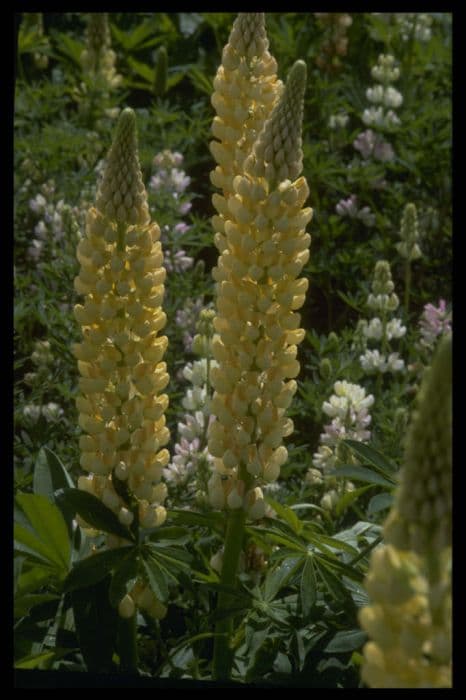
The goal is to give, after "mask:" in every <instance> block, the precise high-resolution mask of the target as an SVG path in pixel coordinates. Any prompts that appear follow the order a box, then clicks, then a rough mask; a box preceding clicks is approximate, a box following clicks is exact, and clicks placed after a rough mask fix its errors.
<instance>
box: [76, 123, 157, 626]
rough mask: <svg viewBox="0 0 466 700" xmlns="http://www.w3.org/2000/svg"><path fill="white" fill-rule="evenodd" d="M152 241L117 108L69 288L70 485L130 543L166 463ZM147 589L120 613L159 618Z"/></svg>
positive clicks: (150, 518) (145, 519) (133, 152)
mask: <svg viewBox="0 0 466 700" xmlns="http://www.w3.org/2000/svg"><path fill="white" fill-rule="evenodd" d="M159 238H160V229H159V227H158V225H157V224H156V223H155V222H151V220H150V216H149V209H148V204H147V195H146V191H145V189H144V185H143V182H142V175H141V170H140V165H139V159H138V151H137V135H136V120H135V115H134V112H133V111H132V110H131V109H125V110H124V111H123V112H122V114H121V116H120V118H119V121H118V126H117V130H116V135H115V138H114V141H113V145H112V147H111V149H110V152H109V154H108V158H107V162H106V167H105V171H104V175H103V179H102V182H101V185H100V189H99V191H98V194H97V200H96V205H95V207H92V208H91V209H90V210H89V212H88V215H87V223H86V236H85V237H84V238H83V239H82V240H81V241H80V243H79V245H78V249H77V257H78V260H79V262H80V264H81V267H80V272H79V275H78V277H76V279H75V288H76V291H77V292H78V293H79V294H83V295H84V304H78V305H76V306H75V309H74V314H75V317H76V320H77V321H78V323H79V324H80V325H81V329H82V334H83V340H82V342H81V343H78V344H76V345H75V346H74V354H75V356H76V358H77V359H78V368H79V372H80V374H81V378H80V380H79V389H80V394H79V396H78V398H77V399H76V404H77V408H78V411H79V425H80V426H81V428H82V430H83V433H84V434H83V435H82V436H81V438H80V441H79V444H80V449H81V460H80V464H81V467H82V469H83V470H84V471H85V472H88V475H87V476H81V477H80V478H79V481H78V488H79V489H81V490H84V491H87V492H88V493H90V494H92V495H94V496H96V497H97V498H99V499H100V500H101V501H102V502H103V503H104V504H105V505H106V506H107V507H108V508H110V509H111V510H112V511H113V512H114V513H115V514H116V515H117V517H118V519H119V520H120V522H121V523H122V524H123V525H125V526H128V527H129V528H130V530H131V531H132V533H133V535H134V537H135V540H136V541H137V540H138V531H139V528H152V527H156V526H158V525H161V524H162V523H163V522H164V521H165V518H166V511H165V508H164V506H163V502H164V499H165V497H166V486H165V484H164V483H161V476H162V470H163V468H164V467H165V466H166V465H167V464H168V461H169V453H168V450H167V449H165V447H164V446H165V445H166V444H167V443H168V441H169V437H170V435H169V430H168V428H167V427H166V425H165V415H164V412H165V410H166V408H167V406H168V396H167V395H166V394H164V393H163V390H164V388H165V387H166V386H167V384H168V381H169V376H168V373H167V367H166V364H165V362H163V361H162V358H163V355H164V353H165V350H166V348H167V342H168V341H167V338H166V336H164V335H160V331H161V330H162V328H163V327H164V325H165V321H166V315H165V313H164V311H163V310H162V300H163V296H164V280H165V269H164V267H163V265H162V263H163V253H162V248H161V243H160V241H159ZM81 522H82V521H81ZM83 524H84V526H86V523H83ZM90 534H94V535H95V534H97V533H96V532H95V531H91V532H90ZM122 544H125V540H124V539H119V538H116V537H115V536H114V535H109V536H108V537H107V545H108V546H109V547H118V546H120V545H122ZM146 590H147V589H146V588H145V587H144V585H143V584H142V583H141V582H137V584H136V586H135V589H134V591H133V594H134V595H133V594H128V595H126V596H125V597H124V598H123V600H122V601H121V604H120V609H119V611H120V614H121V615H122V616H123V617H132V616H134V612H135V603H137V602H138V600H139V599H140V600H141V606H142V607H145V608H146V609H149V612H150V613H151V614H152V615H153V616H155V617H158V616H160V615H161V614H163V610H162V607H163V606H162V607H161V606H160V603H159V602H158V601H157V600H156V598H155V596H153V594H151V592H150V591H149V590H147V593H146Z"/></svg>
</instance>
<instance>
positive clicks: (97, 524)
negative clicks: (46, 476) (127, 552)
mask: <svg viewBox="0 0 466 700" xmlns="http://www.w3.org/2000/svg"><path fill="white" fill-rule="evenodd" d="M56 497H57V499H59V500H60V501H64V502H65V503H67V504H69V505H70V506H71V507H72V508H74V510H75V512H76V513H78V515H80V516H81V518H83V520H85V521H86V522H87V523H89V525H92V527H94V528H96V530H103V532H108V533H109V534H111V535H116V536H117V537H122V538H123V539H125V540H130V541H134V537H133V535H132V533H131V532H130V530H129V529H128V528H127V527H125V526H124V525H122V524H121V523H120V521H119V520H118V517H117V516H116V515H115V513H114V512H113V511H112V510H110V508H107V507H106V506H105V505H104V504H103V503H102V501H100V500H99V499H98V498H96V496H93V495H92V494H90V493H87V492H86V491H80V490H79V489H62V490H61V491H60V492H59V493H57V494H56Z"/></svg>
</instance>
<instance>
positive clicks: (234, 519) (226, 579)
mask: <svg viewBox="0 0 466 700" xmlns="http://www.w3.org/2000/svg"><path fill="white" fill-rule="evenodd" d="M245 520H246V513H245V511H244V510H243V508H238V509H237V510H232V511H230V512H229V514H228V520H227V531H226V536H225V548H224V553H223V564H222V573H221V576H220V583H221V584H223V585H224V586H235V585H236V573H237V570H238V562H239V556H240V553H241V548H242V544H243V534H244V523H245ZM232 602H233V601H232V597H231V595H229V594H228V593H224V592H221V593H220V594H219V596H218V601H217V613H220V614H222V613H223V614H224V613H227V612H228V610H229V608H231V605H232ZM232 633H233V619H232V618H231V617H229V618H227V619H225V618H223V619H221V620H218V622H217V624H216V625H215V634H216V635H219V636H216V637H215V641H214V658H213V666H212V678H213V680H227V679H228V678H229V677H230V673H231V667H232V664H233V650H232V649H231V648H230V644H229V642H230V637H231V635H232Z"/></svg>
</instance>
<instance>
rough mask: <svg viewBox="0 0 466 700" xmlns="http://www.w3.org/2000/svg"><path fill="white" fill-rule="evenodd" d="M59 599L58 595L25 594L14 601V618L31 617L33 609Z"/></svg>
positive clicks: (17, 596)
mask: <svg viewBox="0 0 466 700" xmlns="http://www.w3.org/2000/svg"><path fill="white" fill-rule="evenodd" d="M59 599H60V596H59V595H58V594H57V593H25V594H24V595H16V596H15V601H14V616H15V618H18V617H25V616H26V615H29V613H30V612H31V610H32V608H34V607H35V606H36V605H40V604H41V603H48V602H49V601H51V600H59Z"/></svg>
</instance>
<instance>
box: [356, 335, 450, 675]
mask: <svg viewBox="0 0 466 700" xmlns="http://www.w3.org/2000/svg"><path fill="white" fill-rule="evenodd" d="M451 352H452V351H451V336H450V337H447V338H445V339H444V340H443V341H442V342H441V344H440V346H439V348H438V349H437V353H436V355H435V357H434V360H433V363H432V367H431V368H430V369H429V370H428V371H427V373H426V376H425V377H424V380H423V383H422V386H421V389H420V392H419V396H418V407H417V410H416V412H415V414H414V417H413V420H412V423H411V427H410V429H409V432H408V435H407V441H406V450H405V462H404V466H403V468H402V470H401V476H400V485H399V488H398V489H397V493H396V496H395V503H394V506H393V508H392V510H391V512H390V515H389V517H388V519H387V521H386V523H385V526H384V537H385V544H384V545H382V546H380V547H378V548H377V549H376V550H375V551H374V552H373V553H372V557H371V562H370V567H369V572H368V575H367V577H366V581H365V585H366V589H367V592H368V594H369V597H370V599H371V605H369V606H366V607H365V608H363V609H362V610H361V611H360V614H359V621H360V623H361V626H362V628H363V629H364V630H365V631H366V632H367V634H368V635H369V637H370V639H371V641H370V642H368V643H367V644H366V645H365V647H364V663H363V665H362V678H363V680H364V681H365V682H366V683H367V684H368V685H369V686H371V687H374V688H446V687H450V686H451V387H452V375H451V373H452V368H451Z"/></svg>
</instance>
